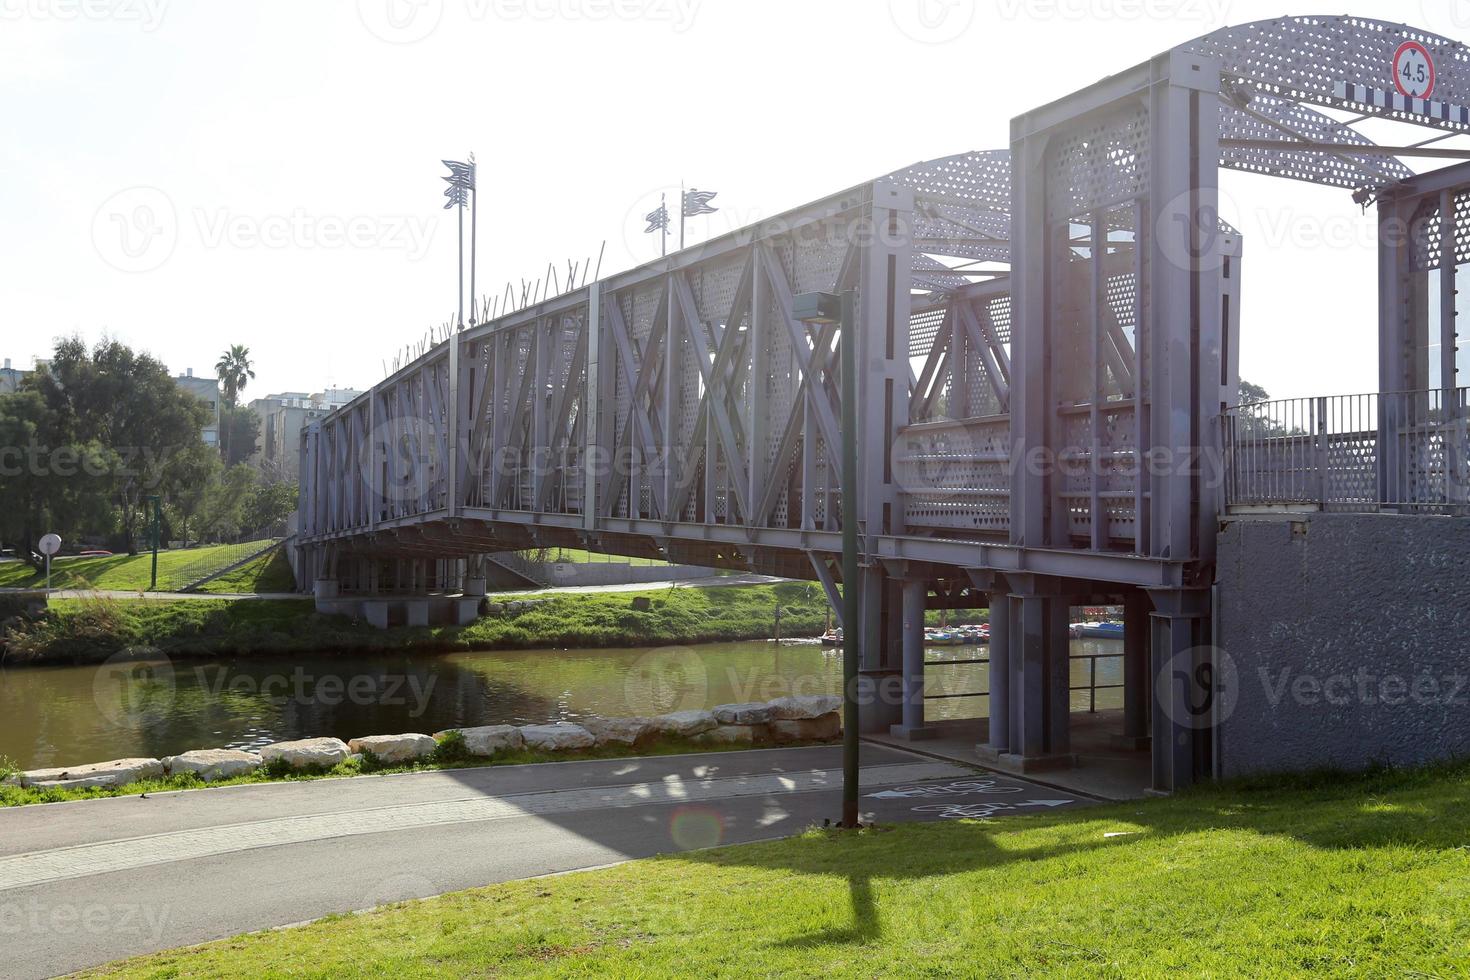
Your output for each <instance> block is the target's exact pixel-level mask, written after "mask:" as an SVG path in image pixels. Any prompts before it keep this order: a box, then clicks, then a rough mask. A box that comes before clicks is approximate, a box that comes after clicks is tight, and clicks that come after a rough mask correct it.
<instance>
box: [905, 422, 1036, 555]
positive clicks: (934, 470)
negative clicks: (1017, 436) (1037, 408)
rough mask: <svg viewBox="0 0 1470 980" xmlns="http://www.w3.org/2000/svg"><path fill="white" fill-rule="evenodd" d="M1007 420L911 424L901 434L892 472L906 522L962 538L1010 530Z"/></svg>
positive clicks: (1008, 431) (1009, 442) (996, 533)
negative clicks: (902, 500) (900, 497)
mask: <svg viewBox="0 0 1470 980" xmlns="http://www.w3.org/2000/svg"><path fill="white" fill-rule="evenodd" d="M1010 458H1011V435H1010V420H1009V419H1006V418H999V419H990V420H984V421H968V422H963V423H948V424H936V425H927V426H914V427H912V428H909V429H906V430H904V432H903V433H902V434H901V435H900V437H899V441H898V446H897V447H896V448H895V450H894V473H895V475H896V477H897V479H898V481H899V484H900V485H901V486H902V488H903V490H904V494H905V496H904V523H905V524H906V525H907V526H909V527H910V528H928V529H932V530H938V531H943V532H947V533H950V534H955V533H957V532H965V533H964V534H961V535H959V536H963V537H971V536H974V537H980V538H992V537H1004V536H1005V535H1006V534H1007V533H1008V532H1009V529H1010V479H1009V471H1010Z"/></svg>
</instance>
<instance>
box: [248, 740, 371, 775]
mask: <svg viewBox="0 0 1470 980" xmlns="http://www.w3.org/2000/svg"><path fill="white" fill-rule="evenodd" d="M351 754H352V750H350V749H349V748H348V747H347V743H346V742H344V741H342V740H341V739H340V738H303V739H298V740H297V741H294V742H276V743H275V744H274V745H267V746H266V747H265V748H263V749H261V750H260V757H261V759H262V760H264V761H265V763H266V764H267V765H270V764H271V763H273V762H284V763H285V764H286V765H288V766H290V767H291V768H292V769H330V768H332V767H333V766H335V765H337V763H339V762H345V761H346V760H347V757H348V756H349V755H351Z"/></svg>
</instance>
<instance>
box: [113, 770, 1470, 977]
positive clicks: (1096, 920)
mask: <svg viewBox="0 0 1470 980" xmlns="http://www.w3.org/2000/svg"><path fill="white" fill-rule="evenodd" d="M1467 796H1470V766H1465V765H1461V766H1457V767H1443V768H1438V769H1432V770H1424V771H1417V772H1383V773H1376V774H1370V775H1366V776H1360V777H1348V776H1318V777H1300V778H1289V779H1281V780H1272V781H1260V782H1255V783H1239V782H1237V783H1226V784H1221V785H1214V786H1209V787H1202V788H1200V789H1198V790H1195V791H1192V792H1188V793H1183V794H1180V795H1178V796H1175V797H1171V798H1168V799H1152V800H1141V801H1133V802H1129V803H1127V804H1120V805H1114V806H1099V807H1090V808H1088V809H1086V810H1079V811H1077V812H1075V813H1068V812H1067V811H1065V810H1060V811H1054V812H1051V813H1047V814H1044V815H1038V816H1028V817H1020V818H1006V819H1001V820H995V819H987V820H980V821H972V820H965V821H956V822H943V823H934V824H904V825H899V826H896V827H894V826H885V827H879V828H875V829H873V830H868V831H862V832H859V833H851V832H841V831H822V830H812V831H809V832H808V833H806V834H805V835H804V836H801V837H796V838H791V839H787V840H782V841H775V842H771V843H763V844H749V845H743V846H738V847H725V848H720V849H717V850H711V851H701V852H694V853H688V854H683V855H678V856H669V857H660V858H652V859H648V860H641V861H634V862H630V863H627V864H622V865H618V866H617V867H613V868H607V869H604V870H600V871H590V872H584V873H578V874H570V875H561V876H556V877H551V878H540V879H535V880H529V881H520V882H512V883H508V884H503V885H494V886H490V887H487V888H478V889H473V890H470V891H463V892H457V893H454V894H450V895H446V896H444V897H442V898H436V899H429V900H426V901H416V902H410V903H404V904H398V905H393V906H389V907H387V908H384V909H380V910H378V911H375V912H368V913H364V914H361V915H350V916H333V917H330V918H328V919H324V920H322V921H319V922H316V923H313V924H310V925H306V926H303V927H300V928H295V929H284V930H273V931H269V932H261V933H255V934H252V935H247V936H242V937H237V938H234V939H230V940H225V941H221V942H216V943H211V944H208V945H205V946H200V947H194V948H190V949H183V950H175V951H172V952H167V953H160V954H156V955H151V956H145V957H140V958H138V959H134V960H129V961H126V962H123V963H120V964H115V965H113V966H112V967H110V968H106V969H104V970H101V971H98V972H97V973H96V974H92V975H106V976H125V977H157V976H177V975H182V974H187V975H189V976H199V977H226V976H245V975H248V976H276V975H284V974H287V973H304V974H309V975H311V976H323V977H325V976H342V975H354V976H356V975H395V976H424V977H439V976H442V977H461V976H467V975H471V974H475V975H485V974H494V975H502V976H524V975H537V976H539V975H543V974H547V973H555V974H556V975H558V976H561V975H574V974H575V975H578V976H632V975H639V976H659V977H662V976H716V975H722V974H725V973H728V972H729V971H730V969H731V965H732V964H738V965H739V970H740V973H741V974H743V975H749V976H811V977H815V976H848V975H862V976H884V975H888V976H916V975H938V974H947V973H951V972H954V971H955V969H956V964H963V971H962V972H964V973H966V974H967V975H977V976H991V975H1004V976H1011V975H1016V976H1023V975H1034V974H1052V975H1058V974H1059V975H1067V976H1162V975H1166V974H1171V973H1185V974H1189V975H1255V976H1272V975H1295V974H1300V973H1303V972H1313V973H1323V974H1351V975H1361V976H1382V975H1387V974H1394V975H1413V976H1450V975H1455V974H1458V973H1460V972H1462V967H1463V962H1464V943H1465V936H1466V935H1467V934H1470V904H1467V902H1466V900H1465V898H1466V884H1465V883H1466V881H1467V879H1470V854H1467V852H1466V851H1465V849H1464V842H1465V839H1466V836H1467V834H1470V807H1466V806H1465V802H1466V799H1467ZM1120 882H1121V883H1126V887H1120Z"/></svg>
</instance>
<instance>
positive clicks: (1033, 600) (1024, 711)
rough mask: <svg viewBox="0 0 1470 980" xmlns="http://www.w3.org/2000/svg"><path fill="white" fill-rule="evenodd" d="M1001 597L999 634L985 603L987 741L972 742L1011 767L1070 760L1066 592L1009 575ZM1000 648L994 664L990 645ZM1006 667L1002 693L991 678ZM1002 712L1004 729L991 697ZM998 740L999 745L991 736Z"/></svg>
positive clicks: (984, 755)
mask: <svg viewBox="0 0 1470 980" xmlns="http://www.w3.org/2000/svg"><path fill="white" fill-rule="evenodd" d="M1012 588H1013V589H1014V590H1015V591H1013V592H1012V593H1011V594H1010V595H1009V596H1007V597H1005V602H1006V604H1007V606H1008V609H1007V610H1006V612H1005V613H1004V614H1003V616H1002V619H1003V620H1004V622H1003V624H1002V627H1003V628H1002V631H1001V632H1002V633H1003V634H1004V635H1003V636H1002V637H999V638H997V637H996V635H995V619H996V616H995V608H996V603H994V602H992V604H991V664H990V676H991V691H992V694H991V698H990V703H991V739H992V741H991V743H989V744H987V745H982V746H977V747H976V751H977V752H978V754H979V755H980V758H981V759H982V760H984V761H985V762H987V763H988V764H990V765H993V766H996V767H997V768H1001V769H1009V770H1011V771H1014V772H1040V771H1044V770H1047V769H1068V768H1071V767H1072V766H1074V765H1076V764H1077V758H1076V756H1074V755H1073V754H1072V751H1071V701H1072V695H1071V690H1070V689H1071V661H1070V655H1071V649H1070V640H1071V638H1070V636H1069V635H1068V632H1067V612H1068V609H1069V602H1068V600H1067V597H1066V596H1064V595H1061V594H1059V593H1057V592H1054V591H1052V590H1051V589H1050V588H1047V587H1045V586H1044V584H1043V583H1037V582H1026V581H1024V580H1023V581H1020V582H1012ZM1000 641H1004V646H1005V652H1004V653H1003V654H1001V655H1000V657H999V659H1000V660H1002V661H1004V663H1003V664H1001V663H997V654H996V650H997V647H998V646H999V645H1000ZM1002 669H1003V670H1004V673H1005V678H1006V679H1005V681H1004V682H1003V684H1002V685H1001V696H1000V697H997V695H996V694H995V693H994V692H995V691H996V685H995V678H996V677H997V676H998V675H999V674H1001V672H1002ZM998 701H1004V702H1005V704H1004V707H1002V708H1001V709H999V710H1000V711H1001V712H1003V714H1004V721H1005V722H1006V725H1005V731H1004V732H1003V733H1001V732H997V731H996V730H995V729H996V728H997V727H998V722H1000V721H1001V719H999V718H997V717H996V712H997V708H996V704H997V702H998ZM1002 737H1003V738H1004V739H1005V744H1004V747H1001V746H1000V745H999V744H998V742H997V740H998V739H999V738H1002Z"/></svg>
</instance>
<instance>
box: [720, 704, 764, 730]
mask: <svg viewBox="0 0 1470 980" xmlns="http://www.w3.org/2000/svg"><path fill="white" fill-rule="evenodd" d="M710 711H711V712H712V713H713V714H714V716H715V721H718V722H719V723H720V724H721V725H764V724H765V723H766V722H768V721H770V720H771V706H770V705H768V704H766V703H765V702H764V701H747V702H745V703H744V704H717V705H715V706H714V707H713V708H711V709H710Z"/></svg>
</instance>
